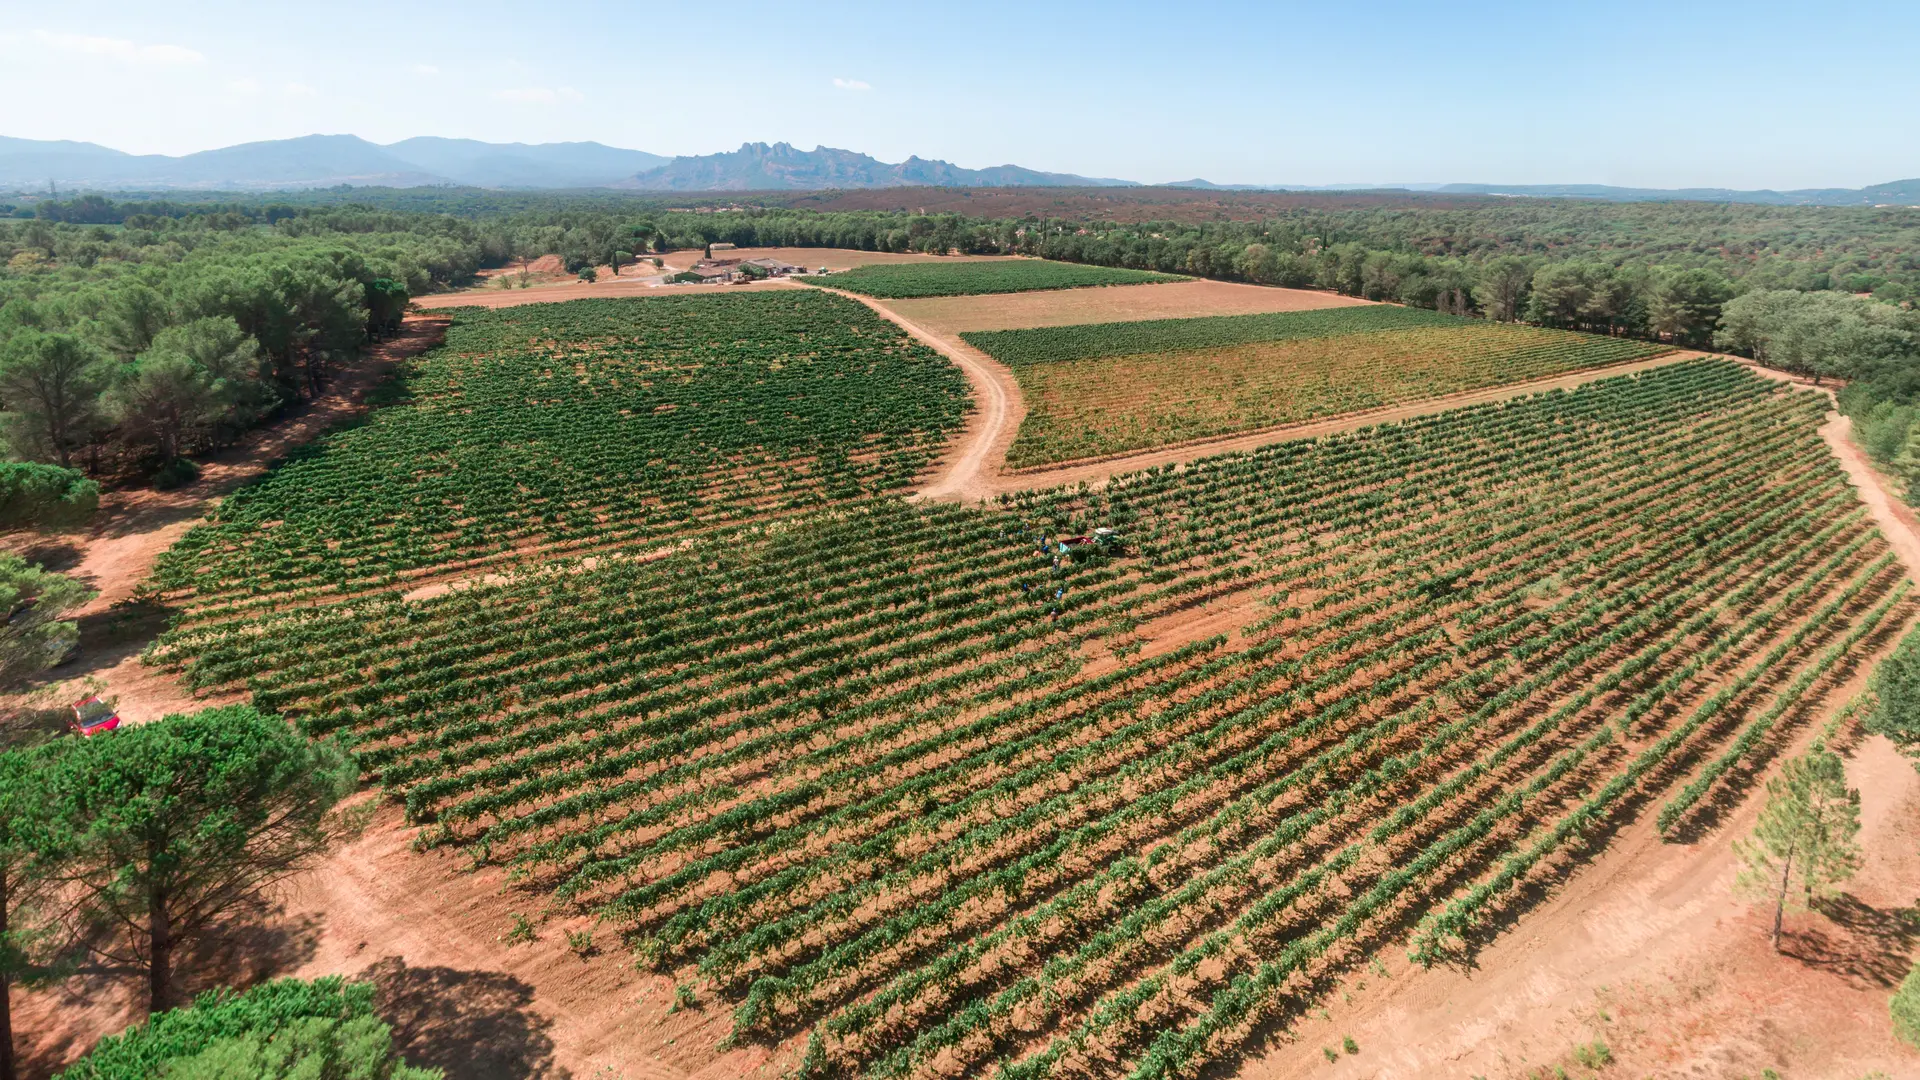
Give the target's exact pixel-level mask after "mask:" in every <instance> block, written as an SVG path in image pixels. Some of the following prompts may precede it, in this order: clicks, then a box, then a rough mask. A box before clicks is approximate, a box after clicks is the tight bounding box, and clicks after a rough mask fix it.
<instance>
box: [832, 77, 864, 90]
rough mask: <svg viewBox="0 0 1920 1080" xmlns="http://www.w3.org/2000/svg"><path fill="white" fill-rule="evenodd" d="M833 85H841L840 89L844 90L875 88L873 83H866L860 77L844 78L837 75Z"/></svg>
mask: <svg viewBox="0 0 1920 1080" xmlns="http://www.w3.org/2000/svg"><path fill="white" fill-rule="evenodd" d="M833 85H835V86H837V87H839V88H840V89H842V90H871V89H873V86H872V84H870V83H864V82H861V81H860V80H859V79H842V78H837V77H836V78H835V79H834V80H833Z"/></svg>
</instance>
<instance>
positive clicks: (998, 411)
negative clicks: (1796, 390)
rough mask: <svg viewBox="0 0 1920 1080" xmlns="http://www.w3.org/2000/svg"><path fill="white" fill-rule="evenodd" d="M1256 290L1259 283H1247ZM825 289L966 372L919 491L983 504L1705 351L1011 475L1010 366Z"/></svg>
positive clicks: (1015, 402) (1013, 393) (885, 307)
mask: <svg viewBox="0 0 1920 1080" xmlns="http://www.w3.org/2000/svg"><path fill="white" fill-rule="evenodd" d="M1149 287H1150V288H1155V289H1169V288H1175V287H1176V286H1173V285H1154V286H1149ZM1248 287H1249V288H1255V287H1257V286H1248ZM824 291H826V292H831V293H834V294H835V295H837V296H844V297H847V298H848V299H850V300H858V301H860V302H861V303H863V304H865V305H867V306H868V307H869V308H872V309H873V310H874V311H876V312H878V313H879V314H880V315H881V316H882V317H883V318H886V319H889V320H891V321H892V322H893V323H894V324H895V325H897V326H899V327H900V328H901V329H903V330H905V331H906V332H907V333H908V334H911V335H912V336H913V337H914V339H915V340H917V341H920V342H922V343H924V344H926V345H927V346H929V347H931V348H933V349H935V350H937V351H938V352H940V353H941V354H942V355H944V356H946V357H947V358H948V359H950V360H952V361H953V362H954V363H955V364H958V365H959V366H960V369H961V370H962V371H964V372H966V374H967V379H968V381H970V382H971V383H972V384H973V387H974V393H975V395H976V397H977V399H978V401H979V403H980V405H981V407H980V409H979V410H978V411H977V412H976V414H975V415H974V416H973V417H971V418H969V421H968V423H967V426H966V428H965V429H964V430H963V431H962V432H961V434H960V437H959V438H958V439H957V440H955V442H954V445H953V446H952V447H950V448H949V449H948V451H947V453H946V454H945V455H944V456H943V457H942V459H941V461H940V463H939V464H938V465H937V466H936V468H935V472H934V474H933V479H932V480H931V481H929V482H928V483H927V484H926V486H924V487H922V488H921V489H920V491H919V492H918V493H917V496H916V497H917V498H921V499H931V500H939V501H958V502H984V501H987V500H989V499H991V498H993V497H994V496H996V495H999V494H1000V493H1002V492H1007V491H1027V490H1031V489H1034V488H1044V487H1057V486H1059V485H1063V484H1077V483H1081V482H1085V483H1087V484H1091V485H1095V486H1098V485H1100V484H1104V483H1106V482H1107V481H1108V480H1110V479H1112V478H1113V477H1115V476H1117V475H1119V474H1121V473H1127V472H1136V471H1138V470H1140V469H1145V468H1150V467H1153V466H1157V465H1174V464H1185V463H1186V462H1189V461H1196V460H1198V459H1200V458H1203V457H1211V456H1213V455H1215V454H1224V453H1230V452H1233V451H1239V450H1255V449H1258V448H1260V447H1262V446H1267V445H1270V444H1272V443H1277V442H1285V441H1288V440H1292V439H1313V438H1318V437H1320V436H1322V435H1333V434H1337V433H1340V432H1344V431H1353V430H1355V429H1356V428H1362V427H1369V426H1371V425H1374V424H1384V423H1391V422H1393V421H1396V420H1406V419H1410V418H1412V417H1416V416H1425V415H1428V414H1430V413H1436V412H1444V411H1446V410H1447V409H1457V408H1459V407H1461V406H1463V405H1476V404H1481V403H1485V402H1491V401H1505V400H1507V399H1509V398H1515V397H1521V396H1523V395H1526V394H1534V393H1540V392H1542V391H1546V390H1560V389H1570V388H1572V387H1576V386H1581V385H1584V384H1586V383H1590V382H1593V381H1595V380H1597V379H1606V378H1612V377H1613V376H1616V375H1630V374H1633V373H1635V372H1640V371H1648V370H1651V369H1653V368H1657V367H1663V366H1665V365H1667V364H1673V363H1678V362H1679V361H1682V360H1689V359H1693V358H1695V357H1699V356H1703V355H1706V354H1704V353H1699V352H1692V351H1688V350H1677V351H1675V352H1670V353H1666V354H1663V355H1661V356H1656V357H1653V358H1651V359H1647V360H1637V361H1633V362H1630V363H1625V364H1614V365H1612V366H1609V367H1601V368H1591V369H1589V370H1586V371H1576V372H1571V373H1569V374H1566V375H1556V376H1553V377H1552V378H1547V379H1536V380H1534V381H1532V382H1524V383H1510V384H1508V385H1505V386H1493V387H1487V388H1484V389H1480V390H1467V391H1462V392H1461V393H1457V394H1447V395H1445V396H1442V397H1437V398H1427V399H1425V400H1423V401H1413V402H1406V403H1403V404H1399V405H1389V406H1386V407H1383V408H1379V409H1371V410H1368V411H1366V412H1358V413H1347V414H1346V415H1344V416H1336V417H1330V418H1328V419H1325V420H1314V421H1309V422H1307V423H1303V424H1290V425H1286V426H1283V427H1276V428H1266V429H1262V430H1260V431H1250V432H1241V433H1239V434H1235V435H1225V436H1220V437H1218V438H1211V439H1200V440H1196V441H1193V442H1186V443H1176V444H1174V445H1171V446H1163V447H1158V448H1156V449H1153V450H1143V451H1140V452H1138V453H1131V454H1124V455H1119V456H1116V457H1110V458H1100V459H1097V460H1092V461H1081V462H1066V463H1063V464H1060V465H1054V466H1048V467H1046V468H1042V469H1029V470H1024V471H1022V472H1017V473H1010V472H1007V471H1006V470H1005V462H1006V460H1007V449H1008V447H1010V446H1012V445H1013V439H1014V436H1015V435H1016V434H1018V433H1019V430H1020V422H1021V421H1022V420H1024V419H1025V418H1026V412H1027V409H1026V401H1025V399H1024V397H1023V396H1022V395H1021V393H1020V384H1019V383H1018V382H1017V381H1016V380H1015V379H1014V376H1013V372H1012V370H1011V369H1009V368H1008V367H1007V366H1006V365H1005V364H1002V363H1000V362H999V361H997V360H994V359H993V358H992V357H990V356H988V355H987V354H986V353H983V352H981V351H980V350H978V349H976V348H974V347H973V346H971V345H968V344H967V343H966V342H965V341H962V340H961V339H960V338H959V336H958V335H957V334H954V333H951V332H943V331H941V330H936V329H933V328H930V327H927V326H923V325H921V324H920V323H918V322H916V321H915V320H913V319H911V318H908V317H907V316H905V315H902V314H901V313H900V312H899V311H896V310H894V308H893V307H892V306H890V305H889V304H887V303H885V302H882V301H878V300H875V299H873V298H871V297H865V296H860V295H857V294H855V293H848V292H843V291H841V290H838V289H826V290H824Z"/></svg>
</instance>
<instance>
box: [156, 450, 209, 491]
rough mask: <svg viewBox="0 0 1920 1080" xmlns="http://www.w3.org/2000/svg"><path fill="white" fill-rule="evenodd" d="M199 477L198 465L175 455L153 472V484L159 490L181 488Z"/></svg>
mask: <svg viewBox="0 0 1920 1080" xmlns="http://www.w3.org/2000/svg"><path fill="white" fill-rule="evenodd" d="M198 479H200V466H198V465H195V464H194V463H193V462H191V461H188V460H187V459H186V458H183V457H177V458H174V459H173V460H172V461H169V462H167V463H166V464H165V465H162V466H160V468H159V469H158V470H157V471H156V472H155V473H154V474H153V486H154V487H156V488H158V489H159V490H161V491H172V490H173V489H175V488H183V487H186V486H187V485H188V484H191V483H193V482H194V481H195V480H198Z"/></svg>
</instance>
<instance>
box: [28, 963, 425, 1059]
mask: <svg viewBox="0 0 1920 1080" xmlns="http://www.w3.org/2000/svg"><path fill="white" fill-rule="evenodd" d="M441 1075H442V1074H441V1072H440V1071H439V1070H438V1069H420V1068H414V1067H412V1066H409V1065H407V1064H405V1063H404V1062H402V1061H401V1060H400V1059H399V1058H398V1057H396V1056H395V1055H394V1053H393V1036H392V1031H391V1029H390V1028H388V1027H387V1025H386V1024H384V1023H381V1022H380V1020H379V1018H378V1017H375V1016H374V1015H373V986H372V985H371V984H369V983H349V982H346V981H344V980H342V979H341V978H340V977H338V976H328V977H327V978H323V979H315V980H313V981H312V982H305V981H302V980H300V979H277V980H275V981H273V982H270V983H265V984H263V985H260V986H256V987H254V988H253V989H251V990H249V991H247V992H246V993H244V994H236V993H234V992H233V991H232V990H228V989H220V990H213V991H209V992H208V993H205V994H202V995H200V997H198V998H197V999H195V1000H194V1003H193V1004H192V1005H189V1006H187V1007H185V1008H181V1009H171V1010H168V1011H166V1012H163V1013H159V1014H157V1015H155V1016H153V1017H152V1018H150V1019H149V1020H148V1021H147V1022H146V1023H144V1024H140V1025H137V1026H135V1027H131V1028H128V1029H127V1030H126V1031H125V1032H123V1033H121V1034H119V1035H113V1036H109V1037H107V1038H105V1039H103V1040H101V1041H100V1044H99V1045H98V1046H95V1047H94V1048H93V1051H92V1052H91V1053H89V1054H88V1055H87V1056H86V1057H84V1058H81V1059H80V1060H79V1061H77V1062H75V1063H74V1064H73V1066H72V1067H71V1068H69V1069H67V1070H66V1071H65V1072H63V1073H61V1074H60V1080H148V1078H151V1077H155V1076H168V1077H176V1078H181V1080H187V1078H192V1080H201V1078H211V1077H228V1076H249V1077H276V1078H277V1077H289V1076H301V1077H313V1078H315V1080H335V1078H340V1080H346V1078H349V1077H350V1078H352V1080H437V1078H439V1077H440V1076H441Z"/></svg>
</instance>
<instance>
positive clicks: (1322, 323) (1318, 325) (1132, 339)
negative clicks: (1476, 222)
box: [960, 304, 1487, 367]
mask: <svg viewBox="0 0 1920 1080" xmlns="http://www.w3.org/2000/svg"><path fill="white" fill-rule="evenodd" d="M1485 325H1487V324H1486V323H1484V322H1482V321H1480V320H1478V319H1463V318H1461V317H1459V316H1457V315H1444V314H1441V313H1440V312H1438V311H1430V310H1428V309H1426V308H1414V307H1400V306H1398V305H1396V304H1368V305H1366V306H1365V307H1337V308H1323V309H1321V310H1318V311H1278V312H1272V313H1267V314H1260V315H1213V316H1201V317H1198V318H1191V319H1151V320H1147V321H1143V322H1114V323H1096V324H1093V325H1089V326H1046V327H1035V328H1032V329H1025V330H976V331H973V332H971V333H964V334H961V335H960V336H961V337H962V338H963V339H965V340H966V342H967V344H969V345H972V346H973V347H974V348H977V349H979V350H980V351H981V352H984V353H986V354H987V355H988V356H991V357H993V358H994V359H995V360H998V361H1000V362H1001V363H1003V364H1006V365H1008V366H1009V367H1018V366H1019V365H1021V364H1042V363H1048V362H1051V361H1055V360H1092V359H1096V358H1099V357H1105V356H1137V355H1140V354H1142V353H1167V352H1182V351H1187V350H1193V349H1221V348H1225V347H1227V346H1229V345H1252V344H1257V343H1260V342H1268V341H1293V340H1296V339H1299V338H1325V337H1338V336H1341V335H1343V334H1364V333H1369V332H1372V331H1379V330H1409V329H1413V328H1415V327H1425V326H1450V327H1466V326H1485Z"/></svg>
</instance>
